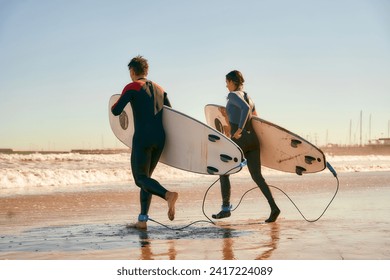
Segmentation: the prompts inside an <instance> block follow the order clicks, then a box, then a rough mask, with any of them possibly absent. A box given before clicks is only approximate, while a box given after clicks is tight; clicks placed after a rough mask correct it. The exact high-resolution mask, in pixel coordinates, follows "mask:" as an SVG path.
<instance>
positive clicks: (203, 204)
mask: <svg viewBox="0 0 390 280" xmlns="http://www.w3.org/2000/svg"><path fill="white" fill-rule="evenodd" d="M246 164H247V161H246V159H245V160H244V161H242V162H241V163H240V164H239V165H237V166H235V167H233V168H231V169H229V170H228V171H226V172H225V173H224V174H223V175H226V174H228V173H229V172H230V171H232V170H234V169H237V168H242V167H244V166H245V165H246ZM220 178H221V177H220V176H218V179H216V180H215V181H214V182H213V183H212V184H211V185H210V186H209V187H208V188H207V190H206V192H205V194H204V196H203V202H202V212H203V215H204V216H205V217H206V218H207V220H197V221H194V222H192V223H190V224H188V225H186V226H183V227H179V228H174V227H169V226H167V225H165V224H163V223H160V222H158V221H156V220H153V219H152V218H150V217H149V218H148V220H149V221H152V222H155V223H156V224H159V225H160V226H163V227H165V228H167V229H170V230H183V229H185V228H188V227H190V226H192V225H194V224H196V223H209V224H212V225H215V222H214V221H212V220H211V219H210V218H209V217H208V216H207V215H206V212H205V210H204V206H205V202H206V197H207V194H208V192H209V191H210V189H211V188H212V187H213V186H214V185H215V184H216V183H217V182H218V181H219V180H220Z"/></svg>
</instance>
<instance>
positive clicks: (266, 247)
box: [138, 223, 280, 260]
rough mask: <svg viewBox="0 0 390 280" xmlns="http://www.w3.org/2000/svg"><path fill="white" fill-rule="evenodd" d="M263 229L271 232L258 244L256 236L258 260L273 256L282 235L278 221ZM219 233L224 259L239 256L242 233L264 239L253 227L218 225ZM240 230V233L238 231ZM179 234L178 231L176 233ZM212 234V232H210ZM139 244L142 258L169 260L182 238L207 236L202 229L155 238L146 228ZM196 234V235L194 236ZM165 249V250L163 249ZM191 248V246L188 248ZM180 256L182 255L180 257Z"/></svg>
mask: <svg viewBox="0 0 390 280" xmlns="http://www.w3.org/2000/svg"><path fill="white" fill-rule="evenodd" d="M261 228H262V229H265V231H264V232H265V233H267V234H269V239H268V240H267V241H260V242H259V243H258V244H256V240H258V238H256V237H254V238H253V240H254V244H252V245H253V249H254V250H256V251H260V254H258V255H257V256H255V258H254V259H256V260H266V259H269V258H271V256H272V253H273V252H274V251H275V250H276V249H277V247H278V242H279V235H280V226H279V224H278V223H271V224H264V225H261ZM213 229H214V228H211V229H208V231H213V232H214V230H213ZM215 229H216V230H217V233H218V234H217V235H216V236H214V238H215V239H216V240H221V241H222V242H221V245H222V250H219V248H216V250H217V251H220V252H221V253H222V256H221V257H220V258H218V257H217V259H222V260H235V259H237V257H236V256H235V249H234V248H235V246H236V250H242V248H240V247H241V246H242V244H239V243H238V244H235V243H237V242H239V241H240V238H239V235H241V234H245V235H247V234H251V235H255V236H257V235H259V234H261V239H262V240H264V236H263V234H264V233H263V231H261V232H258V231H255V232H254V231H253V228H251V229H250V230H249V232H248V230H245V229H242V230H238V229H235V228H232V227H231V226H229V227H226V226H225V227H216V228H215ZM237 232H239V233H237ZM176 234H177V233H176ZM208 234H210V232H209V233H208ZM138 235H139V244H140V258H139V259H141V260H153V259H156V257H158V258H161V256H166V257H167V258H168V259H169V260H175V259H176V258H177V249H176V247H177V246H181V245H180V244H178V242H180V241H179V240H180V239H188V238H191V239H194V238H196V239H203V238H205V236H204V235H205V232H204V231H202V230H200V231H199V232H196V230H195V231H194V232H192V233H191V234H188V233H187V234H186V233H182V234H180V233H179V234H177V238H176V239H170V238H166V237H165V238H164V239H153V237H151V236H153V233H150V234H149V233H148V231H145V230H139V232H138ZM194 236H195V237H194ZM161 241H163V242H164V243H165V244H168V248H167V249H166V251H164V249H163V248H162V246H161ZM153 246H155V248H154V249H155V250H154V251H160V252H159V253H158V254H154V253H153ZM162 249H163V252H161V250H162ZM187 249H191V248H187ZM179 258H180V257H179Z"/></svg>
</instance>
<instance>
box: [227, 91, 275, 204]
mask: <svg viewBox="0 0 390 280" xmlns="http://www.w3.org/2000/svg"><path fill="white" fill-rule="evenodd" d="M226 111H227V114H228V117H229V123H230V127H231V131H230V134H231V135H232V136H233V135H234V133H235V132H236V131H237V129H238V128H241V129H242V133H241V137H240V138H239V139H235V138H232V140H233V141H234V142H235V143H236V144H237V145H238V146H239V147H240V148H241V149H242V151H243V152H244V156H245V158H246V159H247V166H248V169H249V173H250V174H251V177H252V179H253V181H254V182H255V183H256V185H257V186H258V187H259V189H260V190H261V192H262V193H263V194H264V196H265V197H266V199H267V200H268V203H269V205H270V207H271V209H274V208H277V206H276V204H275V201H274V198H273V196H272V193H271V190H270V189H269V187H268V185H267V183H266V182H265V180H264V177H263V175H262V174H261V161H260V143H259V140H258V138H257V136H256V133H255V131H254V130H253V127H252V120H251V119H250V118H251V112H254V111H255V107H254V103H253V101H252V100H251V99H250V97H249V96H248V95H247V94H246V93H245V92H230V93H229V95H228V102H227V104H226ZM220 179H221V194H222V209H223V210H225V211H228V210H229V209H230V189H231V186H230V180H229V176H228V175H224V176H221V177H220Z"/></svg>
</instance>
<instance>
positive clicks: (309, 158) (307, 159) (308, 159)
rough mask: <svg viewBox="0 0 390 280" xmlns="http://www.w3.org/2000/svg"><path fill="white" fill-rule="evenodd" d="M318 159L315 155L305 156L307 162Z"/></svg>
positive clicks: (310, 162)
mask: <svg viewBox="0 0 390 280" xmlns="http://www.w3.org/2000/svg"><path fill="white" fill-rule="evenodd" d="M315 160H316V159H315V158H314V157H311V156H305V162H306V163H307V164H312V163H313V161H315Z"/></svg>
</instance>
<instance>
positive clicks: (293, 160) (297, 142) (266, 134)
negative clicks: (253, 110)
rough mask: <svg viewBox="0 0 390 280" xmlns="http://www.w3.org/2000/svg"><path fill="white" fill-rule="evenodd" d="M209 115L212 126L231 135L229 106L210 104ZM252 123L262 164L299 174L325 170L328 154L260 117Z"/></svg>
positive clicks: (206, 112)
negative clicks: (227, 107)
mask: <svg viewBox="0 0 390 280" xmlns="http://www.w3.org/2000/svg"><path fill="white" fill-rule="evenodd" d="M205 114H206V121H207V123H208V124H209V125H210V126H212V127H214V128H216V129H217V130H218V131H220V132H222V133H224V134H226V135H227V136H229V137H230V135H229V134H230V125H229V120H228V118H227V115H226V109H225V107H223V106H219V105H214V104H209V105H206V106H205ZM252 126H253V129H254V130H255V132H256V135H257V137H258V139H259V142H260V158H261V164H262V165H264V166H266V167H269V168H272V169H276V170H280V171H284V172H290V173H297V174H298V175H302V174H304V173H315V172H319V171H322V170H324V169H325V167H326V160H325V155H324V153H323V152H322V151H321V150H320V149H318V148H317V147H316V146H314V145H313V144H311V143H310V142H308V141H306V140H305V139H303V138H302V137H300V136H298V135H297V134H295V133H292V132H290V131H288V130H287V129H284V128H282V127H280V126H278V125H276V124H273V123H271V122H268V121H266V120H263V119H261V118H258V117H256V116H253V117H252Z"/></svg>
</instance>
